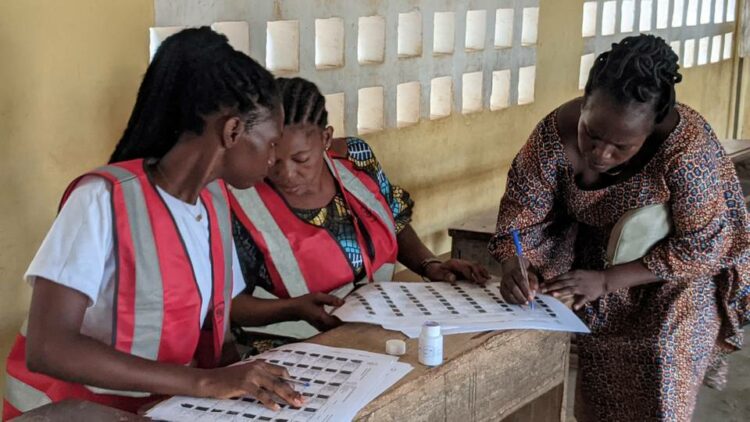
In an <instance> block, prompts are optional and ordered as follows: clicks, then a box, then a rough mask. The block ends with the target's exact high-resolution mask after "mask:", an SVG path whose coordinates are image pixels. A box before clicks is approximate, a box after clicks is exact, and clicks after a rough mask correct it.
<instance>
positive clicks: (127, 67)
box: [0, 0, 154, 389]
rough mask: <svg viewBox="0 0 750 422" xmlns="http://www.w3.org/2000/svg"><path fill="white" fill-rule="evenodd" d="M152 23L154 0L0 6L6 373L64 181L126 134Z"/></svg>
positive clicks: (99, 159)
mask: <svg viewBox="0 0 750 422" xmlns="http://www.w3.org/2000/svg"><path fill="white" fill-rule="evenodd" d="M153 19H154V18H153V3H152V1H151V0H127V1H100V0H65V1H64V2H58V1H51V0H46V1H45V0H3V1H2V2H0V57H2V60H1V63H2V64H0V180H2V184H0V198H2V200H0V356H1V357H2V359H1V361H2V363H0V369H2V373H3V374H4V372H5V370H4V365H5V357H6V355H7V353H8V350H9V348H10V345H11V343H12V340H13V338H14V336H15V333H16V332H17V331H18V328H19V327H20V324H21V322H22V320H23V318H24V317H25V314H26V310H27V308H28V303H29V293H30V289H29V288H28V287H27V286H26V285H25V283H23V282H22V280H21V277H22V275H23V272H24V271H25V270H26V267H27V266H28V263H29V261H30V260H31V258H32V257H33V256H34V253H35V251H36V249H37V247H38V246H39V244H40V242H41V241H42V239H43V238H44V235H45V233H46V232H47V229H48V228H49V226H50V223H51V222H52V219H53V218H54V215H55V210H56V204H57V201H58V200H59V197H60V194H61V193H62V191H63V189H64V188H65V186H66V184H67V183H68V182H69V181H70V180H71V179H72V178H74V177H75V176H77V175H78V174H80V173H81V172H83V171H85V170H86V169H89V168H92V167H94V166H97V165H99V164H102V163H104V162H106V160H107V158H108V156H109V154H110V153H111V151H112V149H113V147H114V143H115V142H116V140H117V139H118V137H119V135H120V134H121V133H122V130H123V129H124V127H125V123H126V121H127V118H128V116H129V114H130V110H131V108H132V106H133V101H134V100H135V95H136V91H137V89H138V85H139V83H140V79H141V77H142V75H143V73H144V71H145V69H146V65H147V63H148V27H149V26H152V25H153ZM2 377H3V378H4V375H3V376H2ZM3 386H4V382H0V389H2V388H3Z"/></svg>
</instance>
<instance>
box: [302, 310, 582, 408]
mask: <svg viewBox="0 0 750 422" xmlns="http://www.w3.org/2000/svg"><path fill="white" fill-rule="evenodd" d="M391 338H399V339H404V340H405V341H406V344H407V353H406V355H405V356H402V357H401V359H400V360H401V361H402V362H407V363H409V364H411V365H413V366H414V370H412V371H411V372H410V373H409V374H408V375H407V376H406V377H404V378H403V379H402V380H401V381H399V383H397V384H396V385H394V386H393V387H391V388H390V389H389V390H388V391H386V392H385V393H383V394H382V395H381V396H380V397H378V398H377V399H376V400H375V401H373V402H371V403H370V404H369V405H368V406H367V407H365V408H364V409H363V410H362V411H361V412H360V413H359V415H358V416H357V418H356V420H357V421H362V422H371V421H403V420H409V421H456V420H460V421H466V422H469V421H484V420H500V419H502V418H504V417H507V416H510V415H511V414H513V412H515V411H517V410H518V409H520V408H522V407H524V406H526V405H527V404H529V403H530V402H532V401H534V400H536V399H537V398H539V397H542V396H544V395H545V394H546V393H547V392H548V391H550V390H552V389H555V388H557V387H558V386H559V385H560V384H563V383H565V381H566V374H567V361H568V348H569V338H570V336H569V334H567V333H553V332H540V331H526V330H513V331H496V332H487V333H479V334H456V335H451V336H446V337H445V344H444V355H445V361H444V363H443V365H441V366H439V367H436V368H427V367H425V366H423V365H421V364H420V363H419V362H418V360H417V347H418V346H417V339H406V337H405V336H404V335H403V334H401V333H397V332H393V331H387V330H384V329H382V328H380V327H377V326H374V325H366V324H345V325H343V326H341V327H339V328H336V329H335V330H332V331H329V332H326V333H323V334H321V335H319V336H317V337H315V338H313V339H312V342H314V343H319V344H324V345H328V346H335V347H350V348H354V349H361V350H367V351H371V352H378V353H383V351H384V348H385V341H386V340H387V339H391ZM563 403H564V400H562V399H561V400H560V403H558V405H557V407H555V408H554V412H556V413H555V414H557V415H558V416H557V418H556V419H550V420H560V414H561V412H562V407H561V406H563ZM543 405H544V406H543V407H545V408H547V407H549V401H545V402H544V403H543ZM540 409H541V408H540ZM538 412H541V410H538ZM540 414H541V413H540Z"/></svg>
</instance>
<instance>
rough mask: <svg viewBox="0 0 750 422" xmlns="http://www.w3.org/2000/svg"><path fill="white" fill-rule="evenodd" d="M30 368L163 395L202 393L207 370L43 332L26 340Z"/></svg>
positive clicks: (92, 383) (64, 377)
mask: <svg viewBox="0 0 750 422" xmlns="http://www.w3.org/2000/svg"><path fill="white" fill-rule="evenodd" d="M27 356H28V359H27V360H28V363H29V368H30V369H31V370H32V371H34V372H40V373H44V374H46V375H49V376H52V377H54V378H58V379H62V380H66V381H70V382H76V383H81V384H85V385H90V386H94V387H99V388H104V389H109V390H123V391H138V392H148V393H152V394H162V395H190V396H198V397H200V396H203V395H205V393H204V388H203V386H204V382H205V381H204V375H205V374H206V372H207V371H206V370H202V369H197V368H191V367H186V366H183V365H175V364H170V363H160V362H156V361H152V360H148V359H143V358H140V357H137V356H135V355H131V354H128V353H123V352H120V351H118V350H116V349H114V348H113V347H111V346H108V345H106V344H103V343H101V342H99V341H96V340H94V339H92V338H90V337H87V336H84V335H82V334H70V333H59V334H54V333H46V338H44V339H43V340H41V341H39V340H37V341H34V337H32V335H31V333H30V337H29V343H28V350H27Z"/></svg>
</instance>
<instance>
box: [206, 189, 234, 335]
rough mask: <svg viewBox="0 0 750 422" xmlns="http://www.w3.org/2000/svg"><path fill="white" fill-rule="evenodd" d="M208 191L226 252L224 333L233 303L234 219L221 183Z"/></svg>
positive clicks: (227, 326)
mask: <svg viewBox="0 0 750 422" xmlns="http://www.w3.org/2000/svg"><path fill="white" fill-rule="evenodd" d="M208 191H209V192H210V193H211V198H212V201H213V205H214V209H215V210H216V219H217V221H218V223H219V233H221V244H222V246H223V248H222V249H223V250H224V332H226V331H227V329H228V328H229V310H230V307H231V306H230V304H231V303H232V290H233V282H234V279H233V278H232V256H233V254H232V246H234V239H233V238H232V219H231V216H230V213H229V204H228V203H227V200H226V197H225V196H224V194H223V192H222V190H221V186H220V185H219V182H216V181H215V182H212V183H210V184H209V185H208Z"/></svg>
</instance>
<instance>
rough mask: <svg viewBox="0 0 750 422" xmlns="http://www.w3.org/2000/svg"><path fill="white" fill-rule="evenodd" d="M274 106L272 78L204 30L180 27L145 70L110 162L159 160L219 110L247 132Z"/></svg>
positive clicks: (276, 98)
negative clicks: (230, 114)
mask: <svg viewBox="0 0 750 422" xmlns="http://www.w3.org/2000/svg"><path fill="white" fill-rule="evenodd" d="M278 106H279V96H278V89H277V88H276V82H275V81H274V78H273V76H272V75H271V73H269V72H268V71H267V70H266V69H264V68H263V67H262V66H261V65H259V64H258V63H257V62H256V61H254V60H253V59H251V58H250V57H248V56H247V55H245V54H243V53H241V52H239V51H236V50H234V49H233V48H232V47H231V46H230V45H229V42H228V41H227V38H226V37H225V36H224V35H220V34H218V33H216V32H214V31H212V30H211V29H210V28H208V27H201V28H191V29H185V30H183V31H181V32H179V33H177V34H175V35H172V36H170V37H169V38H167V39H166V40H164V42H163V43H162V44H161V46H160V47H159V49H158V50H157V52H156V55H154V59H153V61H152V62H151V64H150V65H149V67H148V69H147V70H146V74H145V75H144V77H143V82H142V83H141V87H140V89H139V90H138V97H137V98H136V101H135V106H134V107H133V112H132V114H131V115H130V120H129V121H128V126H127V128H126V129H125V132H124V133H123V135H122V138H120V141H119V143H118V144H117V147H115V151H114V153H112V156H111V157H110V160H109V161H110V163H112V162H117V161H126V160H132V159H136V158H151V157H153V158H161V157H163V156H164V155H165V154H166V153H167V152H168V151H169V150H170V149H172V147H173V146H174V145H175V144H176V143H177V140H178V139H179V136H180V135H181V134H182V133H184V132H192V133H195V134H201V133H203V129H204V126H205V121H204V118H205V117H206V116H208V115H210V114H211V113H214V112H217V111H219V110H221V109H225V108H227V109H231V110H232V111H233V112H236V113H237V114H238V115H240V116H242V118H243V119H244V120H245V122H246V125H247V127H248V128H251V127H252V126H253V125H254V124H256V123H258V122H260V121H262V120H264V119H266V118H268V116H270V115H271V114H272V113H273V111H274V110H276V108H277V107H278Z"/></svg>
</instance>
